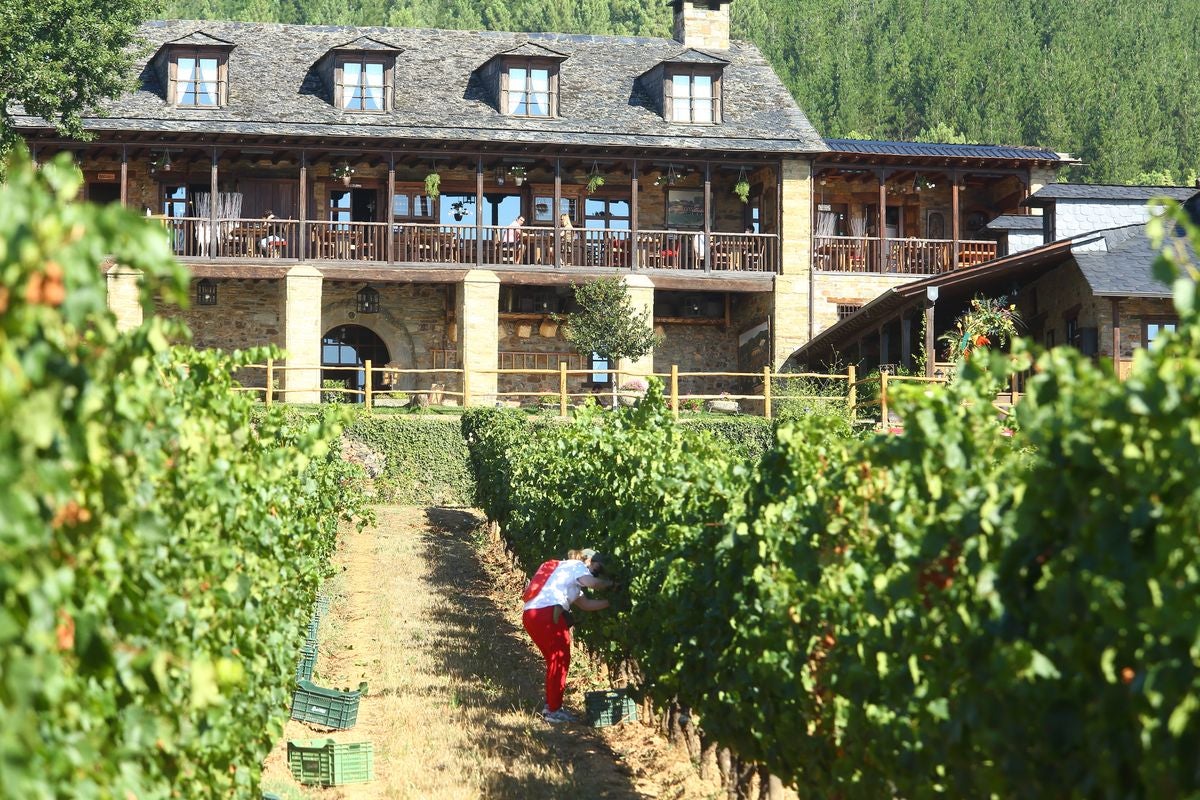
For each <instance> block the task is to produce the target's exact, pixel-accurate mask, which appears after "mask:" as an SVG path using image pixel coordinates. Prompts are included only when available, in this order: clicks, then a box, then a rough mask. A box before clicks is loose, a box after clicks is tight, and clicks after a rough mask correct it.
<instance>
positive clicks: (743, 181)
mask: <svg viewBox="0 0 1200 800" xmlns="http://www.w3.org/2000/svg"><path fill="white" fill-rule="evenodd" d="M733 193H734V194H736V195H737V197H738V199H739V200H741V201H742V203H749V202H750V180H749V179H748V178H747V177H746V168H745V167H742V169H741V171H740V172H738V179H737V183H735V184H734V185H733Z"/></svg>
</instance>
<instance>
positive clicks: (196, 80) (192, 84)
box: [172, 51, 225, 108]
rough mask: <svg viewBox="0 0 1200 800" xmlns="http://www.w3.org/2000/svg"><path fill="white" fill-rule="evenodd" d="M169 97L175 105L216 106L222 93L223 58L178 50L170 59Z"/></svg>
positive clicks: (220, 102)
mask: <svg viewBox="0 0 1200 800" xmlns="http://www.w3.org/2000/svg"><path fill="white" fill-rule="evenodd" d="M172 66H173V72H174V81H173V83H174V88H173V91H172V99H173V101H174V104H175V105H177V106H192V107H196V108H216V107H217V106H220V105H221V104H222V101H223V97H224V94H225V86H224V80H223V79H222V74H221V73H222V67H223V64H222V59H221V58H220V57H219V56H217V55H215V54H213V55H208V54H204V53H199V52H196V51H187V52H181V53H177V54H176V55H175V56H174V60H173V65H172Z"/></svg>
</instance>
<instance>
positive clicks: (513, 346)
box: [498, 316, 608, 405]
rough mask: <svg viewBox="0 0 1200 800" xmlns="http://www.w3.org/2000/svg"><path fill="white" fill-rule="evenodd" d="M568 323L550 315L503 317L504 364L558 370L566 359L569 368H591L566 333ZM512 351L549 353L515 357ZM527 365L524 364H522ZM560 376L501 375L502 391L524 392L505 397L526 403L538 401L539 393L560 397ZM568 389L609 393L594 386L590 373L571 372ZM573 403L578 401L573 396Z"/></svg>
mask: <svg viewBox="0 0 1200 800" xmlns="http://www.w3.org/2000/svg"><path fill="white" fill-rule="evenodd" d="M563 333H564V326H563V325H561V324H558V323H556V322H554V321H553V320H551V319H550V318H549V317H548V316H546V317H540V318H537V319H533V318H507V319H505V318H501V319H500V324H499V330H498V338H499V348H500V353H502V354H504V355H502V356H501V359H500V360H501V367H502V368H506V367H507V365H508V364H510V363H523V364H533V365H536V368H537V369H558V365H559V362H560V361H566V362H567V365H568V369H587V367H588V363H587V360H586V359H584V358H583V357H581V356H580V355H579V354H578V353H576V352H575V350H574V348H573V347H571V344H570V343H569V342H568V341H567V340H566V337H565V336H564V335H563ZM512 353H530V354H537V353H541V354H547V355H546V357H544V358H534V359H525V358H522V357H520V356H516V357H514V356H511V355H508V354H512ZM518 368H523V367H518ZM558 389H559V378H558V376H557V375H536V374H526V375H519V374H510V375H501V376H500V378H499V386H498V390H499V391H500V392H502V393H504V392H521V393H524V394H525V396H521V397H510V398H505V399H508V400H515V401H517V402H519V403H521V404H522V405H531V404H534V403H537V402H538V397H537V395H539V394H554V395H556V396H557V394H558ZM567 391H568V392H569V393H570V394H590V393H595V392H601V393H602V392H605V391H608V390H607V389H599V388H594V387H592V386H591V385H590V376H589V375H568V376H567ZM573 402H577V399H576V398H573Z"/></svg>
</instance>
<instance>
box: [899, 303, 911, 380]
mask: <svg viewBox="0 0 1200 800" xmlns="http://www.w3.org/2000/svg"><path fill="white" fill-rule="evenodd" d="M912 321H913V320H912V314H911V313H910V312H908V311H905V312H904V314H903V315H902V316H901V317H900V363H901V364H902V365H903V366H904V368H905V369H908V368H909V367H911V366H912Z"/></svg>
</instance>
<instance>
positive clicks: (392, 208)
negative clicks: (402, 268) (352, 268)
mask: <svg viewBox="0 0 1200 800" xmlns="http://www.w3.org/2000/svg"><path fill="white" fill-rule="evenodd" d="M387 205H388V208H387V222H388V226H387V233H386V234H384V235H385V236H387V260H388V264H395V263H396V235H395V230H396V156H395V154H393V153H389V154H388V193H387Z"/></svg>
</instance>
